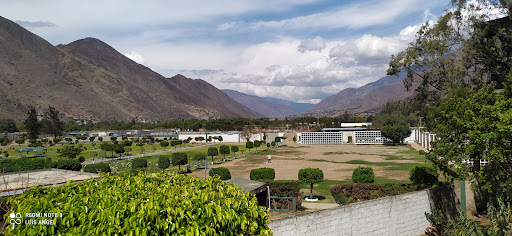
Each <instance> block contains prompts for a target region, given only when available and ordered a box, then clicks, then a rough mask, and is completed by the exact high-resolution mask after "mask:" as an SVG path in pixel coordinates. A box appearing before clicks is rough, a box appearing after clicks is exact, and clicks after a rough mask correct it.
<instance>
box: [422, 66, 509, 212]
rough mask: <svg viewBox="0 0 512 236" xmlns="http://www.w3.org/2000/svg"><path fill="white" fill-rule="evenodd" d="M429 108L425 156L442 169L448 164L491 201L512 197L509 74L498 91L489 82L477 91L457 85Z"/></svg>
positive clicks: (506, 200) (446, 167)
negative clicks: (431, 136)
mask: <svg viewBox="0 0 512 236" xmlns="http://www.w3.org/2000/svg"><path fill="white" fill-rule="evenodd" d="M431 113H432V117H435V122H436V123H437V125H436V127H435V129H434V132H435V133H436V141H435V142H434V143H433V150H432V151H431V152H430V154H429V159H431V160H432V161H433V162H434V163H435V164H436V165H437V166H439V167H440V168H441V170H450V169H451V168H453V170H454V171H456V174H457V175H458V176H459V178H461V179H474V180H476V184H477V187H479V188H478V189H479V190H480V191H481V193H483V194H484V196H493V197H492V198H490V200H491V202H493V203H494V205H497V201H498V198H501V199H503V200H504V202H511V201H512V148H511V144H512V136H511V130H512V75H511V76H509V78H508V80H507V82H506V83H505V89H504V90H502V91H501V92H500V93H496V92H495V91H494V89H493V88H490V87H487V88H484V89H482V90H480V91H478V92H475V91H472V90H470V89H467V88H460V89H458V90H457V91H456V92H455V93H454V95H453V96H451V97H449V98H447V99H444V100H443V101H442V102H441V104H440V106H439V107H432V108H431ZM481 160H486V162H487V164H486V165H485V166H482V165H481V164H480V161H481ZM470 161H472V163H473V164H471V162H470Z"/></svg>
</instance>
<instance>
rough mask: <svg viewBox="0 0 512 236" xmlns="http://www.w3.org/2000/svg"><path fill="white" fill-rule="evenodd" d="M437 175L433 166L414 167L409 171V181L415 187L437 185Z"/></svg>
mask: <svg viewBox="0 0 512 236" xmlns="http://www.w3.org/2000/svg"><path fill="white" fill-rule="evenodd" d="M438 177H439V174H438V173H437V170H436V168H434V167H433V166H414V167H413V168H412V169H411V170H410V171H409V179H410V180H411V181H412V182H413V183H414V184H417V185H432V184H435V183H437V181H438V179H437V178H438Z"/></svg>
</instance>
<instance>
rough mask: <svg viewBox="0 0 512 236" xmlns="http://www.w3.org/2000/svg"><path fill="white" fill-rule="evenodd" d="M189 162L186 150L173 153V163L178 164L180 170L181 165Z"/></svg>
mask: <svg viewBox="0 0 512 236" xmlns="http://www.w3.org/2000/svg"><path fill="white" fill-rule="evenodd" d="M186 164H188V157H187V154H186V153H184V152H175V153H173V154H172V165H174V166H178V171H180V170H181V165H186Z"/></svg>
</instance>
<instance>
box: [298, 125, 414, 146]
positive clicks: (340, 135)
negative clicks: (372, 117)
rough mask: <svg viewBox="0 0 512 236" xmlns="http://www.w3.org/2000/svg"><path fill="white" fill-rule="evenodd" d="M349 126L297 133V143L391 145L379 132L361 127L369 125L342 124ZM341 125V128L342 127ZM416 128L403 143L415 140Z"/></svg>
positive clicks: (412, 128)
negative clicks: (348, 125)
mask: <svg viewBox="0 0 512 236" xmlns="http://www.w3.org/2000/svg"><path fill="white" fill-rule="evenodd" d="M343 124H351V125H352V127H344V128H324V129H322V131H321V132H302V133H297V143H301V144H343V143H354V144H386V143H392V141H391V140H390V139H387V138H385V137H383V136H382V134H381V132H380V131H379V130H367V128H364V127H363V126H366V125H371V123H343ZM343 124H342V126H344V125H343ZM416 129H417V128H415V127H411V130H412V132H411V136H409V137H408V138H406V139H405V142H410V141H411V142H412V141H414V140H417V135H418V134H417V132H415V130H416Z"/></svg>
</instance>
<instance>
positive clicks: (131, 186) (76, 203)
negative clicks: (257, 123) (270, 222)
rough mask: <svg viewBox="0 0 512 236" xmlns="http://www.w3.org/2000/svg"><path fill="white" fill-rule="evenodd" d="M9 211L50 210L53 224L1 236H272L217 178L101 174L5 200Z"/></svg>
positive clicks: (250, 203)
mask: <svg viewBox="0 0 512 236" xmlns="http://www.w3.org/2000/svg"><path fill="white" fill-rule="evenodd" d="M8 204H9V205H10V206H12V209H11V211H9V212H7V214H6V215H7V216H8V215H10V214H11V213H17V212H21V213H25V212H45V213H46V212H51V213H56V214H57V215H58V214H60V213H62V217H48V218H46V219H47V220H55V224H53V225H25V224H21V225H17V226H16V227H7V228H6V229H5V230H6V232H5V234H6V235H43V234H44V235H68V234H69V235H99V234H118V235H203V234H204V235H272V232H271V231H270V229H269V228H268V226H267V219H268V215H267V210H266V209H265V207H262V206H258V203H257V201H256V198H255V197H254V195H252V194H246V193H244V192H243V191H241V190H240V189H239V188H238V187H237V186H236V185H235V184H228V183H225V182H224V181H222V180H220V179H218V178H208V179H199V178H197V177H187V176H184V175H169V174H166V173H145V172H142V173H140V174H139V175H136V176H123V177H121V176H115V175H106V176H104V177H103V178H101V179H99V180H95V181H84V182H82V183H73V184H65V185H62V186H58V187H53V188H41V187H39V188H35V189H32V190H30V191H27V192H25V193H23V194H21V195H18V196H15V197H12V198H9V200H8Z"/></svg>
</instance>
